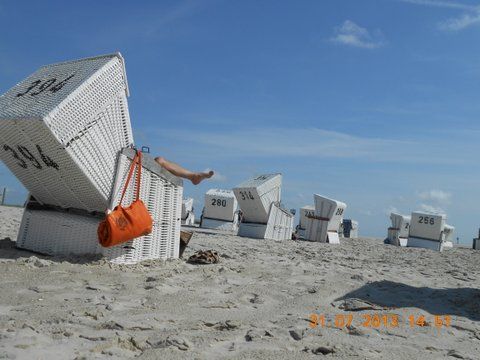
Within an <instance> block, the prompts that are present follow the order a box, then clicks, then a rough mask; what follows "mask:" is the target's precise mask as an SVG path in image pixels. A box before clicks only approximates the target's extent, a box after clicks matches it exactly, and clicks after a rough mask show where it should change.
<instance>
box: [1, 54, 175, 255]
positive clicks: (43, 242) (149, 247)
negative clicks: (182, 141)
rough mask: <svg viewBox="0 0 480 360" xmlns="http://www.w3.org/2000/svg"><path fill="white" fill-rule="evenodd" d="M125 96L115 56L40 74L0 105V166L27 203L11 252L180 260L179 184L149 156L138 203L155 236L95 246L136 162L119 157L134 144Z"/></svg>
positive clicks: (48, 68)
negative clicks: (7, 171) (147, 213)
mask: <svg viewBox="0 0 480 360" xmlns="http://www.w3.org/2000/svg"><path fill="white" fill-rule="evenodd" d="M127 95H128V86H127V79H126V74H125V67H124V61H123V58H122V56H121V55H120V54H118V53H117V54H112V55H105V56H98V57H93V58H87V59H81V60H76V61H69V62H64V63H59V64H53V65H48V66H44V67H41V68H40V69H39V70H38V71H36V72H35V73H34V74H32V75H31V76H29V77H28V78H27V79H26V80H24V81H22V82H20V83H19V84H17V85H16V86H14V87H13V88H12V89H10V90H9V91H8V92H7V93H6V94H4V95H2V96H1V97H0V159H1V160H2V161H4V163H5V164H6V165H7V166H8V168H9V169H10V170H11V171H12V172H13V173H14V174H15V175H16V176H17V178H18V179H19V180H20V181H21V182H22V183H23V184H24V186H25V187H26V188H27V189H28V190H29V191H30V194H31V197H30V200H29V201H28V203H27V206H26V210H25V213H24V216H23V219H22V224H21V228H20V232H19V235H18V239H17V246H18V247H20V248H25V249H29V250H33V251H37V252H41V253H45V254H50V255H59V254H62V255H70V254H92V253H102V254H104V255H105V256H106V257H107V258H108V259H110V260H112V261H115V262H119V263H133V262H137V261H140V260H143V259H149V258H168V257H177V256H178V242H179V231H180V230H179V229H180V211H181V205H180V204H181V196H182V190H183V188H182V182H181V181H180V180H179V179H177V178H175V177H173V176H171V174H169V173H165V171H163V170H162V168H161V167H160V166H159V165H158V164H156V163H155V162H154V161H153V160H152V159H151V158H150V157H148V156H145V163H144V169H145V171H144V172H143V174H142V175H143V176H142V194H141V197H142V200H143V201H144V202H145V204H146V205H147V207H148V208H149V210H150V212H151V214H152V216H153V217H154V231H153V233H152V234H150V235H149V236H145V237H142V238H138V239H135V240H133V241H132V242H130V243H128V244H127V245H125V244H124V246H121V247H114V248H109V249H102V248H100V246H99V245H98V241H97V225H98V222H99V221H100V219H101V218H102V217H103V213H104V211H105V210H106V209H107V207H108V206H109V205H110V203H111V201H113V203H115V201H118V199H119V196H118V195H119V193H118V191H117V189H119V188H120V187H121V186H122V185H123V182H122V181H123V178H124V175H125V174H126V169H127V167H128V166H127V165H128V163H129V162H130V160H129V159H128V157H129V156H130V155H131V154H133V153H134V151H133V150H132V149H127V148H126V147H128V146H130V145H131V144H132V143H133V137H132V131H131V125H130V118H129V113H128V106H127ZM123 148H125V149H124V150H123V152H122V153H121V155H120V152H121V151H122V149H123ZM129 200H131V199H130V198H129V197H128V196H126V199H125V201H129ZM177 219H178V221H177ZM175 242H176V245H175V244H174V243H175Z"/></svg>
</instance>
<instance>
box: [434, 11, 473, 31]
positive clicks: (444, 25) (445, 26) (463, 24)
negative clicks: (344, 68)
mask: <svg viewBox="0 0 480 360" xmlns="http://www.w3.org/2000/svg"><path fill="white" fill-rule="evenodd" d="M473 25H480V10H476V11H475V12H471V13H467V14H463V15H462V16H460V17H457V18H451V19H448V20H445V21H443V22H441V23H440V24H438V27H439V28H440V29H441V30H446V31H459V30H463V29H466V28H467V27H470V26H473Z"/></svg>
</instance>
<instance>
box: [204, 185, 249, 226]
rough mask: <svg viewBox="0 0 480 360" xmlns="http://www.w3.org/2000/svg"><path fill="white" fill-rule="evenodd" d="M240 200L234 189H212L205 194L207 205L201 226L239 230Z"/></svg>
mask: <svg viewBox="0 0 480 360" xmlns="http://www.w3.org/2000/svg"><path fill="white" fill-rule="evenodd" d="M237 208H238V202H237V199H236V198H235V194H234V193H233V191H232V190H222V189H210V190H208V191H207V192H206V194H205V206H204V208H203V212H202V220H201V222H200V227H202V228H205V229H217V230H228V231H237V230H238V221H239V219H238V211H237Z"/></svg>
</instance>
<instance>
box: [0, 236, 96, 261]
mask: <svg viewBox="0 0 480 360" xmlns="http://www.w3.org/2000/svg"><path fill="white" fill-rule="evenodd" d="M31 257H37V258H39V259H46V260H50V261H53V262H69V263H72V264H88V263H91V262H93V261H96V260H100V259H101V258H102V256H101V255H99V254H92V255H82V256H75V255H72V256H50V255H44V254H40V253H36V252H33V251H29V250H24V249H19V248H17V247H16V246H15V241H13V240H12V239H10V238H8V237H7V238H5V239H0V259H8V260H17V259H20V258H31Z"/></svg>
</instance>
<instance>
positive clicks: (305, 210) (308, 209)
mask: <svg viewBox="0 0 480 360" xmlns="http://www.w3.org/2000/svg"><path fill="white" fill-rule="evenodd" d="M313 215H315V206H313V205H305V206H304V207H301V208H300V216H299V220H298V225H297V227H296V233H297V237H298V238H299V239H305V229H306V228H307V216H313Z"/></svg>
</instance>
